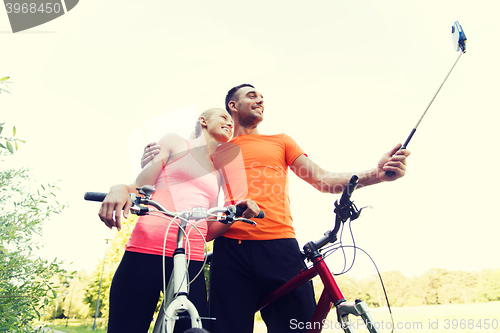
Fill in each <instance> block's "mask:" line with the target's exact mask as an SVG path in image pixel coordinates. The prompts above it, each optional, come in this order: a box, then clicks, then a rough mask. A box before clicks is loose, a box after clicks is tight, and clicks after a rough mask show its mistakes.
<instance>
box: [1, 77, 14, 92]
mask: <svg viewBox="0 0 500 333" xmlns="http://www.w3.org/2000/svg"><path fill="white" fill-rule="evenodd" d="M9 78H10V76H4V77H2V78H0V84H1V85H3V86H5V87H7V89H10V87H9V86H8V85H7V83H12V82H7V80H8V79H9ZM2 91H5V92H8V93H9V94H10V91H8V90H6V89H2V88H1V87H0V94H1V93H2Z"/></svg>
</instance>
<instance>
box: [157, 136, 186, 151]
mask: <svg viewBox="0 0 500 333" xmlns="http://www.w3.org/2000/svg"><path fill="white" fill-rule="evenodd" d="M158 144H159V145H160V146H161V147H170V148H173V147H176V146H178V145H184V146H185V145H186V139H185V138H183V137H182V136H181V135H179V134H177V133H167V134H165V135H164V136H163V137H162V138H161V139H160V140H159V141H158Z"/></svg>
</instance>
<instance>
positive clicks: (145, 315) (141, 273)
mask: <svg viewBox="0 0 500 333" xmlns="http://www.w3.org/2000/svg"><path fill="white" fill-rule="evenodd" d="M162 260H163V259H162V256H159V255H153V254H143V253H136V252H127V251H126V252H125V254H124V255H123V258H122V261H121V262H120V265H119V266H118V269H117V270H116V273H115V276H114V277H113V282H112V283H111V290H110V293H109V321H108V332H109V333H146V332H147V331H148V328H149V326H150V324H151V321H152V319H153V314H154V311H155V309H156V305H157V303H158V298H159V297H160V291H161V292H163V274H162V265H163V263H162ZM172 263H173V261H172V258H171V257H167V258H165V272H166V279H167V283H168V279H169V278H170V273H171V272H172ZM202 266H203V262H200V261H193V260H191V262H190V264H189V277H190V279H192V278H193V277H194V276H195V275H196V274H197V273H198V272H199V270H200V269H201V267H202ZM189 299H190V300H191V302H193V304H194V305H195V306H196V308H197V309H198V312H199V314H200V317H207V314H208V306H207V289H206V284H205V277H204V275H203V273H201V274H200V276H198V277H197V278H196V280H195V281H193V282H192V283H191V285H190V289H189ZM203 325H204V326H205V325H206V323H203ZM190 327H191V321H190V320H189V319H181V320H179V321H178V322H177V323H176V325H175V332H184V331H185V330H187V329H188V328H190Z"/></svg>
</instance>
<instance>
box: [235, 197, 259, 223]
mask: <svg viewBox="0 0 500 333" xmlns="http://www.w3.org/2000/svg"><path fill="white" fill-rule="evenodd" d="M236 206H238V207H241V208H245V211H244V212H243V214H242V215H241V217H244V218H246V219H251V218H254V217H256V216H257V215H258V214H259V213H260V208H259V205H257V203H256V202H255V201H253V200H251V199H245V200H240V201H238V202H237V203H236Z"/></svg>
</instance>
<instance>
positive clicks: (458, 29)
mask: <svg viewBox="0 0 500 333" xmlns="http://www.w3.org/2000/svg"><path fill="white" fill-rule="evenodd" d="M451 33H452V34H453V45H454V46H455V48H456V50H457V52H458V51H461V52H460V54H459V55H458V58H457V60H456V61H455V63H454V64H453V66H452V67H451V69H450V71H449V72H448V74H447V75H446V77H445V78H444V81H443V83H441V85H440V86H439V89H438V90H437V91H436V93H435V94H434V96H433V97H432V99H431V101H430V103H429V105H427V108H425V111H424V113H423V114H422V116H421V117H420V119H419V120H418V121H417V124H416V125H415V127H413V129H412V130H411V132H410V135H408V138H407V139H406V141H405V143H404V144H403V146H401V148H399V149H400V150H401V149H406V147H407V146H408V144H409V143H410V140H411V138H412V137H413V134H415V132H416V131H417V127H418V125H420V122H421V121H422V119H424V116H425V114H426V113H427V110H429V108H430V107H431V105H432V102H434V99H436V96H437V94H438V93H439V91H440V90H441V88H442V87H443V85H444V83H445V82H446V79H448V76H450V74H451V71H452V70H453V68H455V65H456V64H457V62H458V61H459V60H460V57H461V56H462V54H464V53H465V43H466V42H467V37H465V34H464V31H463V30H462V26H461V25H460V23H458V21H456V22H455V24H453V26H452V27H451ZM385 174H386V175H387V176H392V175H394V171H386V172H385Z"/></svg>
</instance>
